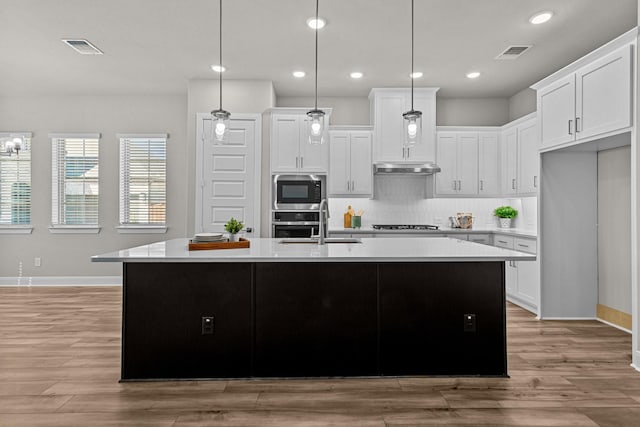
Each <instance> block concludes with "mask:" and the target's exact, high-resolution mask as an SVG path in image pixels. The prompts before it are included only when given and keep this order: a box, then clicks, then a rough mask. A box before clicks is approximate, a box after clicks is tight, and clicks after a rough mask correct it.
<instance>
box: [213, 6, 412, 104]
mask: <svg viewBox="0 0 640 427" xmlns="http://www.w3.org/2000/svg"><path fill="white" fill-rule="evenodd" d="M220 1H222V0H220ZM413 79H414V75H413V0H411V111H413Z"/></svg>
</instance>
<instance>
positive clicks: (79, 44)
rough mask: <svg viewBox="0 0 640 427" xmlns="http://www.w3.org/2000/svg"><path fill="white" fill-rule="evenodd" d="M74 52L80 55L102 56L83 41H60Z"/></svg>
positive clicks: (98, 50) (97, 50) (100, 52)
mask: <svg viewBox="0 0 640 427" xmlns="http://www.w3.org/2000/svg"><path fill="white" fill-rule="evenodd" d="M62 41H63V42H64V43H65V44H67V45H68V46H70V47H71V48H72V49H73V50H75V51H76V52H78V53H80V54H82V55H102V51H101V50H100V49H98V48H97V47H95V46H94V45H92V44H91V43H89V42H88V41H87V40H84V39H62Z"/></svg>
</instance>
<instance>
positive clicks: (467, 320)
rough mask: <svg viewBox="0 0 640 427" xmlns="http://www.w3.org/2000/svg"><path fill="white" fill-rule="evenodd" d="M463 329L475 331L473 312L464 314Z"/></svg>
mask: <svg viewBox="0 0 640 427" xmlns="http://www.w3.org/2000/svg"><path fill="white" fill-rule="evenodd" d="M464 331H465V332H475V331H476V315H475V314H465V315H464Z"/></svg>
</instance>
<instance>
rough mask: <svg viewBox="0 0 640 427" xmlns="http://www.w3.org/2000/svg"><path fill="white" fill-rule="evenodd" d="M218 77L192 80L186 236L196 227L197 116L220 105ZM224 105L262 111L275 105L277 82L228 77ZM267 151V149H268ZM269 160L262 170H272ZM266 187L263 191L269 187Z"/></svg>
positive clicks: (188, 115) (241, 110) (235, 109)
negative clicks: (274, 84)
mask: <svg viewBox="0 0 640 427" xmlns="http://www.w3.org/2000/svg"><path fill="white" fill-rule="evenodd" d="M219 94H220V93H219V83H218V80H189V87H188V107H187V112H186V116H185V117H186V119H187V141H188V144H187V146H186V148H187V156H188V161H187V163H186V165H185V169H184V170H183V174H185V175H186V178H187V185H186V186H185V191H186V195H187V212H186V214H185V221H186V235H187V236H188V235H192V234H193V232H194V229H195V191H196V188H195V170H196V167H195V165H196V163H195V161H196V160H195V159H196V145H195V141H196V115H197V114H198V113H208V112H211V110H215V109H217V108H218V101H219ZM222 96H223V99H222V103H223V105H222V106H223V108H224V109H225V110H227V111H229V112H230V113H231V116H232V117H233V113H257V114H261V113H262V112H264V110H266V109H267V108H271V107H274V106H275V103H276V98H275V91H274V89H273V83H272V82H271V81H267V80H224V81H223V87H222ZM268 143H269V141H268V140H263V153H265V152H266V153H268V152H269V146H268ZM265 150H266V151H265ZM267 161H268V160H267V159H266V158H265V157H264V155H263V163H262V169H263V171H264V170H268V169H269V167H268V163H267V164H266V165H265V162H267ZM267 186H268V183H267V184H264V185H263V186H262V191H264V189H265V188H268V187H267Z"/></svg>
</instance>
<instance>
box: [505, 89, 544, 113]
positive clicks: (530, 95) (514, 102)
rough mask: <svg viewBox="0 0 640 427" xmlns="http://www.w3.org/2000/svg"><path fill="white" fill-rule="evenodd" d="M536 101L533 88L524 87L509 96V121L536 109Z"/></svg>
mask: <svg viewBox="0 0 640 427" xmlns="http://www.w3.org/2000/svg"><path fill="white" fill-rule="evenodd" d="M537 102H538V101H537V99H536V91H535V90H533V89H529V88H526V89H523V90H521V91H520V92H518V93H516V94H515V95H513V96H512V97H511V98H509V121H512V120H515V119H519V118H520V117H522V116H526V115H527V114H529V113H533V112H534V111H536V109H537V108H538V106H537Z"/></svg>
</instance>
